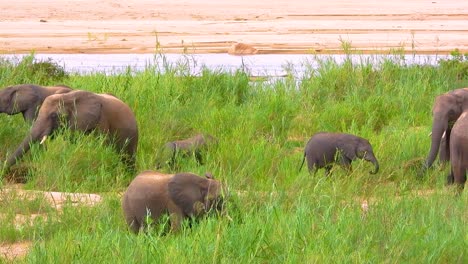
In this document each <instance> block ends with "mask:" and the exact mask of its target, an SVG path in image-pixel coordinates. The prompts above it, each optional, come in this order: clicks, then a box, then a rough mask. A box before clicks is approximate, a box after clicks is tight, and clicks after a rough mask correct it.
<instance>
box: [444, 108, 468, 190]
mask: <svg viewBox="0 0 468 264" xmlns="http://www.w3.org/2000/svg"><path fill="white" fill-rule="evenodd" d="M467 131H468V111H466V112H463V113H462V114H461V115H460V117H459V118H458V120H457V121H456V122H455V125H453V128H452V136H451V137H452V138H451V140H450V156H451V160H450V163H451V164H450V166H451V167H450V174H449V175H448V177H447V183H448V184H453V183H456V184H457V189H458V190H459V191H461V190H463V188H464V186H465V182H466V170H467V169H468V134H467Z"/></svg>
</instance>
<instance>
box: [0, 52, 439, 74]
mask: <svg viewBox="0 0 468 264" xmlns="http://www.w3.org/2000/svg"><path fill="white" fill-rule="evenodd" d="M22 56H25V55H2V57H4V58H7V59H12V60H19V59H21V57H22ZM34 56H35V58H36V60H48V59H51V60H53V61H54V62H56V63H58V64H59V65H62V66H63V67H64V68H65V70H66V71H67V72H73V73H81V74H89V73H93V72H103V73H106V74H116V73H122V72H125V71H127V70H128V68H130V69H131V70H132V71H142V70H144V69H145V68H147V67H148V66H153V67H155V69H156V70H158V71H161V72H164V71H165V69H166V66H167V65H172V67H174V68H177V69H182V70H184V72H186V71H185V70H188V71H189V72H190V73H191V74H194V75H197V74H200V72H201V71H202V69H203V68H204V67H207V68H209V69H212V70H222V71H235V70H237V69H242V68H243V69H245V70H247V71H248V72H249V73H250V75H251V76H265V77H282V76H285V75H286V74H288V73H292V74H293V75H294V76H296V77H298V78H300V77H301V76H302V75H303V74H304V72H305V70H306V69H307V68H308V67H312V68H316V67H317V66H318V62H319V61H323V60H327V59H333V60H335V61H336V62H338V63H341V62H343V61H344V60H345V59H346V58H347V56H350V57H351V59H352V60H353V62H354V63H364V62H368V61H369V62H371V63H373V64H374V65H378V64H380V63H381V62H382V61H383V60H384V59H392V60H394V61H398V62H399V63H406V64H430V65H435V64H437V63H438V60H439V59H441V58H447V56H445V55H404V56H403V57H401V56H391V55H281V54H275V55H251V56H232V55H228V54H194V55H181V54H164V55H154V54H35V55H34Z"/></svg>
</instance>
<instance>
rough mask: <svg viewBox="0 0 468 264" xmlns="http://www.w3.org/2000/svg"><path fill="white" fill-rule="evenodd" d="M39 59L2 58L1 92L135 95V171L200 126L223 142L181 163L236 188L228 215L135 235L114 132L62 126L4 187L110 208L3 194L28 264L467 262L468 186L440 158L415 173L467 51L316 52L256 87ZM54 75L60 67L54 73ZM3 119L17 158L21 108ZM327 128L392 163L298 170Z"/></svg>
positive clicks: (0, 233)
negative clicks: (304, 65) (23, 218)
mask: <svg viewBox="0 0 468 264" xmlns="http://www.w3.org/2000/svg"><path fill="white" fill-rule="evenodd" d="M158 59H161V58H160V57H158ZM31 65H34V61H33V59H32V58H31V57H27V58H25V59H24V60H23V61H21V63H20V64H19V65H15V64H13V63H11V62H9V61H5V60H3V61H2V62H1V63H0V76H1V77H0V86H1V87H4V86H7V85H12V84H19V83H37V84H40V85H52V84H57V82H59V83H61V84H65V85H68V86H71V87H74V88H80V89H86V90H90V91H94V92H98V93H104V92H105V93H112V94H114V95H116V96H117V97H119V98H121V99H122V100H123V101H125V102H126V103H128V105H130V107H131V108H132V109H133V110H134V112H135V114H136V116H137V120H138V124H139V129H140V142H139V149H138V156H137V167H138V170H139V171H143V170H147V169H154V166H155V164H156V162H157V158H158V157H157V155H158V153H159V152H160V150H161V149H162V147H163V146H164V143H165V142H167V141H170V140H175V139H182V138H187V137H190V136H192V135H194V134H195V133H198V132H204V133H209V134H211V135H214V136H216V137H217V138H218V139H219V144H218V145H217V146H216V147H215V148H214V149H213V151H212V152H210V153H208V155H207V156H206V157H205V164H204V165H202V166H197V164H196V162H195V160H190V159H188V160H185V161H184V162H182V163H181V164H180V170H181V171H191V172H194V173H197V174H199V175H203V174H204V173H205V172H206V171H211V172H212V173H213V175H214V176H215V177H216V178H218V179H220V180H222V181H223V182H224V183H225V184H227V185H228V186H229V189H230V190H231V194H232V197H231V201H230V203H229V204H228V210H227V216H219V217H210V218H207V219H205V220H203V221H199V222H197V223H196V224H194V225H192V227H191V228H184V229H183V230H182V231H181V232H180V233H178V234H169V235H160V232H159V231H158V230H160V229H158V228H155V230H154V232H150V233H149V234H148V235H139V236H135V235H133V234H131V233H130V232H129V231H128V230H127V228H126V225H125V222H124V219H123V216H122V211H121V207H120V196H119V195H120V193H121V192H122V191H124V190H125V188H126V186H127V185H128V183H129V182H130V181H131V180H132V178H133V177H134V176H135V175H133V174H129V173H128V172H126V171H125V169H124V167H123V165H122V164H121V163H120V160H119V157H118V155H117V154H116V153H115V152H114V151H113V149H112V148H111V147H109V146H107V145H105V144H104V139H103V138H101V137H97V136H93V135H91V136H83V135H78V136H77V135H70V133H68V132H67V131H65V132H64V133H62V134H59V135H57V136H56V137H55V138H54V139H53V140H49V141H47V144H46V145H45V146H33V148H32V149H31V151H30V152H29V153H28V154H27V155H25V157H24V158H23V160H22V161H21V162H20V163H19V164H18V165H16V166H14V167H13V168H12V172H11V173H10V174H7V175H5V176H4V177H5V178H4V179H3V184H7V183H8V181H9V180H10V178H12V177H14V176H15V175H16V176H18V175H20V176H22V177H24V178H26V179H27V183H26V185H25V188H27V189H40V190H53V191H67V192H98V193H103V196H104V202H103V203H101V204H99V205H97V206H95V207H91V208H89V207H85V206H71V204H70V205H67V206H65V207H64V211H63V212H61V213H56V212H55V211H54V210H52V211H51V210H50V209H47V207H46V206H44V208H45V209H40V208H39V207H38V201H35V200H34V201H31V202H29V203H31V204H29V203H25V202H23V201H22V200H21V199H20V197H15V196H13V197H9V198H8V201H7V202H6V201H2V200H0V206H1V208H2V209H1V214H0V221H1V223H2V224H1V225H0V241H3V242H14V241H21V240H30V241H33V248H32V250H31V251H30V253H29V254H28V255H27V256H26V257H25V258H24V259H23V260H20V261H19V262H28V263H71V262H74V263H362V262H366V263H367V262H368V263H379V262H385V263H467V261H468V254H467V251H466V245H467V243H468V225H467V220H468V212H467V210H466V209H467V202H468V194H467V190H465V192H464V193H463V194H462V195H461V196H460V197H457V196H456V195H455V192H454V191H453V188H448V187H446V186H445V176H446V175H447V173H448V169H449V168H448V166H445V167H444V166H440V165H436V166H435V168H434V169H432V170H430V171H428V172H427V174H426V175H425V176H424V177H423V178H419V177H417V174H418V171H419V168H420V165H421V163H422V160H423V158H424V157H425V156H426V155H427V153H428V151H429V145H430V140H429V137H428V134H429V132H430V127H431V108H432V103H433V100H434V97H435V96H436V95H438V94H441V93H443V92H445V91H448V90H452V89H455V88H461V87H468V60H467V58H466V57H464V56H462V55H460V54H459V53H454V54H453V55H452V57H451V58H450V59H447V60H443V61H440V62H439V64H438V65H437V66H429V65H409V64H407V63H405V61H404V59H403V58H398V56H396V59H395V58H394V57H392V58H391V57H388V58H386V59H384V60H383V61H382V62H381V63H380V64H379V65H376V66H373V65H372V64H371V63H369V62H367V61H365V60H362V62H360V63H353V62H352V61H351V59H347V60H345V62H344V63H341V64H338V63H336V62H335V61H334V60H332V59H320V60H318V65H319V67H318V68H317V69H313V68H312V67H310V69H309V70H308V72H307V74H306V75H305V76H304V78H302V79H301V80H299V84H298V85H297V83H296V81H297V80H296V79H295V76H293V75H290V76H288V77H286V78H284V79H282V80H279V81H275V82H273V83H271V82H265V81H262V80H260V81H256V82H255V83H253V82H251V81H250V80H249V76H248V74H247V73H246V72H245V71H243V70H238V71H236V72H234V73H225V72H218V71H213V70H208V69H205V70H203V71H202V72H201V74H200V76H191V75H190V74H189V71H188V69H186V68H185V67H181V66H180V65H166V67H165V70H166V72H165V73H164V74H161V73H158V71H157V68H155V67H153V66H148V67H147V69H146V70H145V71H143V72H138V73H135V72H132V71H131V70H130V69H129V70H128V71H127V72H125V73H122V74H117V75H111V76H109V75H106V74H102V73H94V74H90V75H86V76H81V75H76V74H65V73H64V74H60V72H61V71H60V67H58V69H56V70H53V69H52V68H51V67H49V66H50V65H49V66H48V67H45V68H43V67H40V66H31ZM51 65H52V64H51ZM55 66H57V65H55ZM50 72H55V73H57V74H51V76H52V77H51V78H45V77H46V76H49V74H50ZM44 73H47V74H44ZM0 120H1V121H0V122H1V123H2V128H1V134H0V142H1V143H0V144H2V150H1V151H0V158H2V160H5V157H6V156H7V155H8V153H11V152H12V151H14V149H15V148H16V146H17V145H18V144H19V143H20V142H21V140H22V139H23V137H24V136H25V135H26V134H27V133H28V129H29V125H28V124H26V123H25V122H24V121H23V120H22V117H21V115H16V116H7V115H0ZM318 131H340V132H348V133H353V134H356V135H359V136H362V137H365V138H367V139H369V141H370V142H371V144H372V145H373V148H374V151H375V154H376V156H377V158H378V159H379V161H380V164H381V170H380V172H379V173H378V174H376V175H370V174H369V173H368V172H369V170H370V169H371V168H372V164H369V163H366V162H364V161H355V162H354V163H353V172H352V173H351V175H346V174H345V172H344V171H343V170H342V169H340V168H339V167H338V166H335V168H334V170H333V171H332V176H331V177H329V178H325V177H324V174H323V171H319V173H317V174H316V175H315V176H313V175H309V174H308V172H307V170H306V169H303V170H302V171H301V172H298V169H299V165H300V162H301V160H302V156H303V147H304V146H305V143H306V142H307V140H308V139H309V138H310V137H311V136H312V135H313V134H314V133H315V132H318ZM165 172H169V171H168V169H165ZM15 173H16V174H15ZM364 201H367V203H368V210H367V211H366V210H364V209H363V208H362V205H361V203H363V202H364ZM39 204H40V203H39ZM23 207H24V208H23ZM18 208H22V209H18ZM38 208H39V209H40V210H41V212H44V211H45V212H49V214H48V216H49V217H47V218H45V219H42V220H41V219H39V220H38V221H35V223H34V224H31V225H26V227H23V228H15V226H14V225H13V222H14V218H15V214H16V213H17V212H18V210H19V211H21V212H31V211H38V210H39V209H38ZM4 223H7V224H4ZM1 243H2V242H0V244H1ZM0 262H1V256H0Z"/></svg>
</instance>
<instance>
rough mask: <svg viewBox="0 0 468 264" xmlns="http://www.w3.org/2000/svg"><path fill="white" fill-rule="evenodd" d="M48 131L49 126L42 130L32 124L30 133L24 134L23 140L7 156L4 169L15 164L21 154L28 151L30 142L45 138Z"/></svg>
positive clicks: (49, 131)
mask: <svg viewBox="0 0 468 264" xmlns="http://www.w3.org/2000/svg"><path fill="white" fill-rule="evenodd" d="M50 133H51V129H50V128H48V129H46V130H45V131H43V130H40V129H38V128H37V127H34V126H33V128H32V129H31V133H30V134H29V135H28V136H26V138H25V139H24V140H23V142H21V144H20V145H19V147H18V148H17V149H16V150H15V152H13V154H12V155H10V157H9V158H8V160H7V162H6V165H5V166H6V167H5V169H9V168H10V167H11V166H13V165H15V163H16V161H17V160H19V159H21V158H22V157H23V155H24V154H25V153H27V152H28V151H29V149H30V148H31V144H33V143H35V142H37V141H39V140H41V139H45V136H47V135H49V134H50ZM41 143H42V141H41Z"/></svg>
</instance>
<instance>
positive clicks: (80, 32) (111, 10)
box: [0, 0, 468, 54]
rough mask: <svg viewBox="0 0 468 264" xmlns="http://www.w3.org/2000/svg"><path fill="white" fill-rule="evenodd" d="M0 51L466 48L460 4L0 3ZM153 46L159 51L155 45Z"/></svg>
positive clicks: (467, 9) (465, 8)
mask: <svg viewBox="0 0 468 264" xmlns="http://www.w3.org/2000/svg"><path fill="white" fill-rule="evenodd" d="M0 10H2V15H1V17H0V53H21V52H30V51H31V50H35V51H36V52H38V53H152V52H155V51H156V50H157V51H160V52H166V53H183V52H187V53H226V52H227V51H228V50H229V48H230V47H231V46H232V45H233V44H235V43H246V44H249V45H252V47H253V49H251V50H252V51H254V50H256V51H257V54H265V53H268V54H272V53H283V54H294V53H296V54H304V53H311V52H315V53H340V52H343V46H346V44H347V43H351V46H352V47H353V48H355V49H357V50H359V51H362V52H372V53H384V52H388V51H389V50H391V49H400V48H404V49H405V51H406V52H417V53H438V54H443V53H448V52H450V51H452V50H454V49H456V48H458V49H459V50H460V51H462V52H468V27H467V25H468V1H455V0H417V1H403V0H393V1H371V0H360V1H345V0H329V1H308V0H296V1H287V0H275V1H247V0H236V1H230V2H227V1H208V0H188V1H178V0H171V1H168V0H162V1H151V0H128V1H113V0H102V1H91V0H78V1H76V0H49V1H33V0H22V1H1V2H0ZM156 46H158V47H157V48H156Z"/></svg>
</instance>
